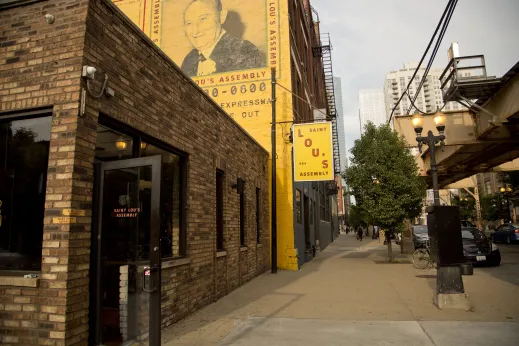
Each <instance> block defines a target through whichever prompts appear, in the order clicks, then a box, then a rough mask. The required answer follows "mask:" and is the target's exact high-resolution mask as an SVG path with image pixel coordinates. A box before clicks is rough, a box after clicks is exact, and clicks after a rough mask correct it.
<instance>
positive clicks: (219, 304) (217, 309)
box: [162, 237, 351, 345]
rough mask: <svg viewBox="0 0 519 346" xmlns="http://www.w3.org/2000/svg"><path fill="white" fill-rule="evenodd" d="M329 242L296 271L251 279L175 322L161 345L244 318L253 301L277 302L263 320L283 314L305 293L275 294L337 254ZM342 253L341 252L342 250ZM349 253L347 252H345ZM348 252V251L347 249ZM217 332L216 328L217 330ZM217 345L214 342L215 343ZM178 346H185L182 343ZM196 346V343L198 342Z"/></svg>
mask: <svg viewBox="0 0 519 346" xmlns="http://www.w3.org/2000/svg"><path fill="white" fill-rule="evenodd" d="M340 238H341V237H338V238H337V239H336V240H335V241H334V242H332V243H330V244H329V245H328V246H327V248H326V249H324V250H323V251H321V252H320V253H319V254H318V255H317V256H316V257H315V258H314V259H313V260H312V261H310V262H307V263H305V264H304V265H303V266H302V268H301V270H299V271H279V272H278V274H275V275H273V274H270V273H264V274H262V275H260V276H258V277H255V278H253V279H252V280H251V281H249V282H247V283H246V284H244V285H242V286H241V287H238V288H237V289H236V290H234V291H232V292H229V294H228V295H226V296H224V297H222V298H221V299H219V300H217V301H215V302H214V303H212V304H210V305H208V306H206V307H204V308H202V309H200V310H198V311H197V312H195V313H193V314H192V315H190V316H187V317H186V318H184V319H182V320H180V321H178V322H177V323H175V324H173V325H171V326H168V327H167V328H165V329H164V330H163V331H162V335H163V337H162V344H163V345H174V344H176V343H175V341H176V340H178V339H182V338H183V337H184V336H186V335H188V334H193V333H198V334H199V333H200V331H201V330H206V329H211V327H210V325H211V324H213V323H215V322H217V321H218V320H221V319H222V318H224V319H226V320H227V321H228V320H235V319H239V318H242V317H248V316H247V315H243V312H241V311H240V310H242V309H244V308H246V307H247V308H250V306H251V305H254V304H255V303H256V302H258V301H260V300H261V299H264V298H266V297H267V296H269V297H268V298H267V299H268V300H273V301H275V302H279V306H278V307H277V308H275V309H274V310H273V311H271V312H270V313H268V314H265V315H264V317H267V318H268V317H275V316H276V315H279V314H280V313H281V312H283V311H284V310H285V309H287V308H288V307H290V306H292V305H293V304H295V303H296V302H297V301H299V300H300V299H301V298H302V297H304V295H305V294H299V293H287V292H278V291H279V290H280V289H281V288H283V287H285V286H287V285H291V284H293V283H295V282H297V281H299V280H302V279H304V278H305V277H306V276H308V275H310V274H312V273H315V272H317V271H319V270H320V269H321V266H322V264H323V263H324V262H325V261H326V260H328V259H330V258H332V257H335V256H340V255H341V254H337V249H336V248H337V242H338V241H337V240H338V239H340ZM343 251H344V250H343ZM346 251H348V250H346ZM349 251H351V248H350V250H349ZM216 329H218V328H216ZM247 333H248V330H244V331H243V332H242V333H240V334H239V335H237V336H236V337H235V339H236V340H237V339H239V338H241V337H243V336H245V335H246V334H247ZM215 342H216V341H215ZM180 344H183V345H185V343H184V342H183V341H181V342H180ZM197 345H198V343H197Z"/></svg>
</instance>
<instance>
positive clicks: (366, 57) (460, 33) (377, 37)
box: [310, 0, 519, 157]
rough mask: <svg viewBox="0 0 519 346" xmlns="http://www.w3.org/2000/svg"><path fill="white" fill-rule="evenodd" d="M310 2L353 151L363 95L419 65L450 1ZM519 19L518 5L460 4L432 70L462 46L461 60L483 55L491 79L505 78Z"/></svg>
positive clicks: (515, 51) (508, 0)
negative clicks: (326, 37)
mask: <svg viewBox="0 0 519 346" xmlns="http://www.w3.org/2000/svg"><path fill="white" fill-rule="evenodd" d="M310 2H311V4H312V6H313V7H314V8H315V9H316V10H317V12H318V13H319V20H320V22H321V32H322V33H330V35H331V40H332V45H333V52H332V59H333V72H334V75H335V76H336V77H341V80H342V93H343V95H342V96H343V107H344V126H345V137H346V146H347V147H348V150H349V149H351V148H352V147H353V144H354V141H355V140H356V139H358V138H359V137H360V129H359V119H358V109H359V106H358V94H359V90H360V89H371V88H382V87H383V85H384V79H385V76H386V73H387V72H389V71H391V70H396V69H399V68H402V67H403V64H404V63H405V62H418V61H420V58H421V57H422V54H423V52H424V51H425V49H426V47H427V44H428V43H429V40H430V39H431V37H432V34H433V33H434V30H435V28H436V25H437V24H438V21H439V20H440V18H441V15H442V13H443V11H444V9H445V7H446V5H447V2H448V0H310ZM518 15H519V1H518V0H459V1H458V5H457V6H456V10H455V11H454V14H453V16H452V19H451V21H450V25H449V27H448V29H447V32H446V34H445V36H444V38H443V41H442V45H441V47H440V49H439V51H438V54H437V55H436V59H435V61H434V64H433V67H441V68H443V67H446V65H447V62H448V59H447V50H448V49H449V46H450V44H451V42H458V44H459V49H460V55H461V56H467V55H479V54H483V55H485V60H486V64H487V73H488V75H490V76H497V77H501V76H502V75H503V74H505V73H506V72H507V71H508V70H509V69H510V68H511V67H512V66H513V65H515V64H516V63H517V62H518V61H519V20H517V16H518ZM431 50H432V49H431ZM427 61H428V59H426V60H425V63H426V62H427ZM342 156H343V154H342V153H341V157H342ZM348 156H349V153H348Z"/></svg>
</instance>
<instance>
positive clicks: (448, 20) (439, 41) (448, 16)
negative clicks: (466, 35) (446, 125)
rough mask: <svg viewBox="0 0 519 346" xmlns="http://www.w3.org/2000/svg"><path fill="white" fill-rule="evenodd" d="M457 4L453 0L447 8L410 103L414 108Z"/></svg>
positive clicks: (456, 0)
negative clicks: (447, 10)
mask: <svg viewBox="0 0 519 346" xmlns="http://www.w3.org/2000/svg"><path fill="white" fill-rule="evenodd" d="M457 4H458V0H455V1H454V3H453V4H452V6H451V7H450V8H449V12H448V14H447V18H446V19H445V22H444V23H443V26H442V29H441V30H440V34H439V35H438V40H437V41H436V44H435V46H434V49H433V52H432V53H431V57H430V58H429V62H428V63H427V67H426V69H425V72H424V75H423V76H422V78H421V80H420V84H419V85H418V89H417V90H416V93H415V96H414V99H413V102H411V103H413V106H414V102H415V101H416V99H417V98H418V96H420V91H421V90H422V87H423V85H424V84H425V81H426V80H427V75H428V74H429V71H430V70H431V67H432V64H433V62H434V59H435V58H436V54H437V53H438V50H439V49H440V45H441V43H442V40H443V37H444V36H445V33H446V32H447V28H448V26H449V23H450V21H451V18H452V14H453V13H454V9H455V8H456V5H457ZM413 106H409V108H408V109H407V112H406V115H407V114H409V113H410V112H411V109H412V108H413ZM415 108H416V106H415ZM442 108H443V107H442ZM416 109H418V108H416Z"/></svg>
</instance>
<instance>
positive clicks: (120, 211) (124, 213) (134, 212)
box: [112, 208, 141, 218]
mask: <svg viewBox="0 0 519 346" xmlns="http://www.w3.org/2000/svg"><path fill="white" fill-rule="evenodd" d="M140 212H141V208H115V209H114V211H113V212H112V217H117V218H133V217H137V216H138V215H139V213H140Z"/></svg>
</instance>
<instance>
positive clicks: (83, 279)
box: [40, 102, 96, 345]
mask: <svg viewBox="0 0 519 346" xmlns="http://www.w3.org/2000/svg"><path fill="white" fill-rule="evenodd" d="M78 110H79V103H77V102H76V103H70V104H61V105H57V106H55V107H54V116H53V121H52V125H53V126H52V131H51V142H50V153H49V170H48V172H49V174H48V178H47V195H46V203H45V207H46V211H45V219H44V231H43V246H42V247H43V249H42V275H41V287H42V288H43V289H44V290H42V294H43V295H44V297H40V298H41V304H42V305H43V306H42V307H41V312H45V313H48V314H49V316H48V318H49V321H50V322H52V324H53V329H52V330H51V331H50V335H49V336H50V338H51V339H54V340H55V344H56V345H72V344H85V345H86V343H87V340H88V307H89V294H88V292H89V279H88V276H89V267H90V231H91V223H92V220H91V215H92V211H91V209H92V193H93V160H94V154H95V152H94V151H95V139H96V130H95V129H96V127H95V122H96V120H95V119H94V116H92V115H88V114H86V115H85V116H83V117H82V118H78Z"/></svg>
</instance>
